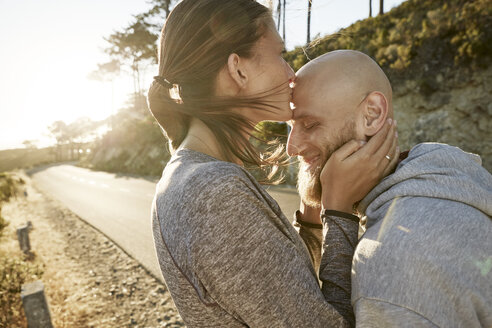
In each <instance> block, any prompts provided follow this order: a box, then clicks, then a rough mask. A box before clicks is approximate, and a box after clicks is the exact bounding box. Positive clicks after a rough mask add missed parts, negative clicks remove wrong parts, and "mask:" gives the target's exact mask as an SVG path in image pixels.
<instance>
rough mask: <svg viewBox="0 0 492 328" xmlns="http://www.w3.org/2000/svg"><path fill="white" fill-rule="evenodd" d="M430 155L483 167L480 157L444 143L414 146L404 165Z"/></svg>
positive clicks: (426, 143)
mask: <svg viewBox="0 0 492 328" xmlns="http://www.w3.org/2000/svg"><path fill="white" fill-rule="evenodd" d="M429 153H432V155H436V157H437V158H439V157H447V158H449V157H454V158H459V159H462V160H465V161H469V160H472V161H474V162H475V163H477V164H478V165H482V159H481V158H480V156H479V155H477V154H473V153H468V152H465V151H463V150H462V149H461V148H458V147H455V146H451V145H447V144H443V143H437V142H424V143H420V144H418V145H416V146H414V147H413V148H412V149H411V150H410V152H409V154H408V158H407V159H406V160H404V161H402V163H403V162H408V161H410V160H411V159H415V158H417V157H420V156H422V155H427V154H429Z"/></svg>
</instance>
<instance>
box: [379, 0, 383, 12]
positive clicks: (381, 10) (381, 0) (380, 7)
mask: <svg viewBox="0 0 492 328" xmlns="http://www.w3.org/2000/svg"><path fill="white" fill-rule="evenodd" d="M379 14H380V15H382V14H384V0H379Z"/></svg>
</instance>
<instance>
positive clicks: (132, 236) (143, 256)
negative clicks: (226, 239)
mask: <svg viewBox="0 0 492 328" xmlns="http://www.w3.org/2000/svg"><path fill="white" fill-rule="evenodd" d="M30 174H31V178H32V180H33V182H34V184H35V185H36V186H37V187H38V188H39V189H40V190H42V191H43V192H45V193H46V194H48V195H50V196H52V197H53V198H55V199H57V200H58V201H60V202H61V203H63V204H64V205H65V206H67V207H68V208H69V209H70V210H71V211H72V212H74V213H76V214H77V215H78V216H80V217H81V218H82V219H83V220H85V221H86V222H88V223H89V224H91V225H92V226H94V227H95V228H97V229H98V230H99V231H101V232H102V233H104V234H105V235H106V236H108V237H109V238H110V239H112V240H113V241H114V242H115V243H116V244H118V246H120V247H121V248H123V249H124V250H125V251H126V252H127V253H128V254H130V255H131V256H132V257H133V258H135V259H136V260H138V261H139V262H140V263H141V264H142V265H143V266H144V267H145V268H146V269H147V270H149V271H150V272H151V273H152V274H153V275H154V276H155V277H157V278H159V279H160V280H162V276H161V273H160V270H159V267H158V264H157V258H156V256H155V251H154V243H153V237H152V232H151V227H150V208H151V204H152V199H153V197H154V190H155V185H156V181H151V180H146V179H143V178H134V177H128V176H121V175H117V174H111V173H105V172H95V171H91V170H88V169H84V168H80V167H76V166H73V165H68V164H62V165H52V166H48V167H44V168H38V169H35V170H33V171H31V172H30ZM269 193H270V194H271V195H272V197H274V198H275V199H276V200H277V202H278V203H279V205H280V207H281V208H282V209H283V211H284V213H285V214H286V215H287V217H288V218H289V219H290V218H292V215H293V213H294V211H295V210H296V209H297V208H298V205H299V197H298V195H297V193H296V192H295V191H293V190H288V189H280V188H272V187H270V188H269Z"/></svg>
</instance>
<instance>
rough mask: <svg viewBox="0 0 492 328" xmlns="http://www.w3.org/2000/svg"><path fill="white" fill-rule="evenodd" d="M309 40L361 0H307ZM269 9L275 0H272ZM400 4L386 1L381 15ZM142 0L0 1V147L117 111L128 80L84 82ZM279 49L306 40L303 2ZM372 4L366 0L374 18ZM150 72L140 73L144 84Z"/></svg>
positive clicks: (294, 4)
mask: <svg viewBox="0 0 492 328" xmlns="http://www.w3.org/2000/svg"><path fill="white" fill-rule="evenodd" d="M312 1H313V2H312V5H313V7H312V16H311V26H312V27H311V36H315V35H317V34H320V35H322V36H323V35H326V34H330V33H333V32H336V31H338V30H339V29H340V28H343V27H346V26H349V25H350V24H352V23H354V22H355V21H357V20H360V19H364V18H366V17H367V16H368V13H369V2H368V1H367V0H312ZM273 2H274V4H275V3H276V0H274V1H273ZM401 2H403V0H385V8H384V9H385V11H389V10H390V9H391V8H393V7H395V6H397V5H399V4H400V3H401ZM149 8H150V5H149V3H148V0H0V45H1V49H2V51H0V150H1V149H9V148H21V147H23V146H22V142H23V141H25V140H37V144H38V146H47V145H49V144H51V143H53V140H52V138H51V137H49V133H48V129H47V127H48V126H49V125H50V124H51V123H53V122H54V121H57V120H62V121H65V122H66V123H70V122H73V121H74V120H76V119H77V118H79V117H89V118H91V119H93V120H101V119H104V118H106V117H108V116H110V115H111V114H112V113H114V112H116V111H117V109H118V108H121V107H122V106H123V104H124V103H125V101H126V100H127V97H128V95H129V94H130V93H131V92H132V90H133V84H132V80H131V79H130V77H129V76H127V75H124V74H123V75H121V76H120V77H119V78H118V79H116V80H115V81H114V84H113V86H112V85H111V83H110V82H100V81H95V80H91V79H89V78H88V75H89V74H90V73H91V72H92V71H94V70H95V69H96V68H97V64H98V63H104V62H107V61H108V60H109V58H108V57H107V55H106V54H105V53H104V51H103V49H104V48H105V47H106V46H107V43H106V42H105V41H104V37H107V36H109V35H110V34H112V33H113V32H115V31H118V30H121V29H123V28H124V27H126V26H127V25H128V24H129V23H130V22H131V21H132V15H136V14H139V13H142V12H145V11H147V10H148V9H149ZM286 8H287V10H286V22H287V24H286V47H287V49H288V50H290V49H293V48H294V46H296V45H303V44H304V43H305V42H306V21H307V14H306V12H307V1H306V0H287V6H286ZM377 12H379V1H377V0H373V13H377ZM154 69H155V68H154V67H150V68H149V69H148V71H147V72H146V73H145V74H144V81H143V85H149V84H150V79H151V78H152V76H153V75H154V74H153V71H154Z"/></svg>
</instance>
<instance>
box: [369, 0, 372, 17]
mask: <svg viewBox="0 0 492 328" xmlns="http://www.w3.org/2000/svg"><path fill="white" fill-rule="evenodd" d="M369 17H372V0H369Z"/></svg>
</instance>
